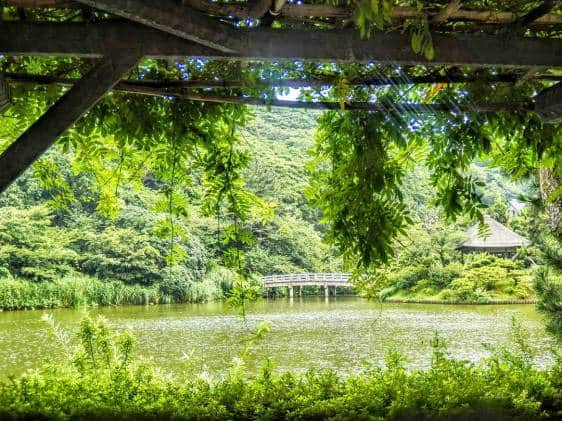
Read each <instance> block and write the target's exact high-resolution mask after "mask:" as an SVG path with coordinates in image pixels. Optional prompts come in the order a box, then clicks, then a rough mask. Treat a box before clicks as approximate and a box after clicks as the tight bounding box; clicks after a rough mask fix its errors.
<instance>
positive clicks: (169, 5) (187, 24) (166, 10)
mask: <svg viewBox="0 0 562 421" xmlns="http://www.w3.org/2000/svg"><path fill="white" fill-rule="evenodd" d="M75 1H77V2H78V3H81V4H84V5H86V6H90V7H93V8H96V9H99V10H103V11H105V12H108V13H111V14H113V15H116V16H120V17H123V18H125V19H127V20H130V21H133V22H137V23H140V24H142V25H146V26H148V27H151V28H155V29H158V30H160V31H163V32H167V33H170V34H172V35H175V36H177V37H180V38H184V39H186V40H188V41H193V42H195V43H197V44H201V45H203V46H205V47H209V48H213V49H216V50H218V51H222V52H223V53H234V52H235V51H238V50H240V48H241V46H242V43H243V41H244V40H243V37H241V33H240V31H236V30H234V29H233V28H232V27H230V26H228V25H225V24H222V23H220V22H217V21H215V20H214V19H212V18H210V17H208V16H206V15H204V14H201V13H199V12H197V11H195V10H191V9H189V8H187V7H181V6H179V7H178V3H176V2H175V1H174V0H159V1H157V2H155V1H153V0H75Z"/></svg>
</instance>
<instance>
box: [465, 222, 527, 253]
mask: <svg viewBox="0 0 562 421" xmlns="http://www.w3.org/2000/svg"><path fill="white" fill-rule="evenodd" d="M484 222H485V224H486V225H487V226H488V232H487V235H486V236H485V237H481V236H479V232H478V225H474V226H473V227H471V228H470V229H469V230H468V232H467V235H468V240H466V241H465V242H464V243H462V244H461V246H460V247H459V248H461V249H465V250H483V251H485V250H490V251H508V250H514V249H516V248H519V247H522V246H527V245H529V244H530V243H531V242H530V241H529V240H527V239H526V238H525V237H523V236H521V235H519V234H517V233H515V232H513V231H512V230H510V229H509V228H507V227H506V226H505V225H503V224H501V223H499V222H498V221H496V220H495V219H493V218H491V217H489V216H487V215H486V216H484Z"/></svg>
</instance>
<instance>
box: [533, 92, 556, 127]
mask: <svg viewBox="0 0 562 421" xmlns="http://www.w3.org/2000/svg"><path fill="white" fill-rule="evenodd" d="M535 104H536V105H535V108H536V111H537V113H538V114H539V115H540V116H541V118H542V119H543V121H544V122H546V123H562V83H560V82H559V83H557V84H556V85H554V86H552V87H551V88H549V89H545V90H544V91H542V92H541V93H540V94H538V95H537V96H536V97H535Z"/></svg>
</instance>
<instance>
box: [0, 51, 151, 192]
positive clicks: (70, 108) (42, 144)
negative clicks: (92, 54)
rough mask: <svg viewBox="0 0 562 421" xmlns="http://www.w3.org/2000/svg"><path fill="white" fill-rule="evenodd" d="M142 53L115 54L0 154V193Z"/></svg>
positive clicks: (113, 83)
mask: <svg viewBox="0 0 562 421" xmlns="http://www.w3.org/2000/svg"><path fill="white" fill-rule="evenodd" d="M139 58H140V54H138V53H137V54H131V53H129V52H127V53H123V52H121V51H119V52H117V51H116V52H114V53H113V54H111V55H108V56H106V57H104V58H103V59H101V60H100V62H99V63H97V64H96V65H95V66H94V67H93V68H92V70H90V72H88V73H87V74H86V75H85V76H84V77H83V78H82V79H81V80H79V81H78V82H77V83H76V84H75V85H74V86H73V87H72V88H71V89H70V90H69V91H68V92H67V93H65V94H64V95H63V96H62V97H61V98H60V99H59V100H58V101H57V102H56V103H55V104H53V105H52V106H51V107H50V108H49V109H48V110H47V111H46V112H45V114H43V115H42V116H41V117H39V119H38V120H37V121H36V122H35V123H33V124H32V125H31V126H30V127H29V128H28V129H27V130H26V131H25V132H24V133H23V134H22V135H21V136H20V137H19V138H18V139H17V140H16V141H15V142H13V143H12V144H11V145H10V146H9V147H8V148H7V149H6V150H5V151H4V152H3V153H2V155H0V169H1V170H0V193H2V192H3V191H4V190H6V188H8V186H9V185H10V184H11V183H12V182H13V181H14V180H15V179H16V178H17V177H18V176H19V175H20V174H22V173H23V172H24V171H25V170H26V169H27V168H28V167H29V166H30V165H31V164H33V162H35V160H37V159H38V158H39V157H40V156H41V155H42V154H43V153H44V152H45V151H47V149H49V148H50V147H51V145H52V144H53V143H54V142H55V141H56V140H57V138H58V137H59V136H60V135H61V134H62V133H64V132H65V131H66V130H67V129H68V128H69V127H70V126H72V124H74V123H75V122H76V121H77V120H78V119H79V118H80V117H81V116H82V115H83V114H84V113H86V112H87V111H88V110H89V109H90V108H91V107H92V106H93V105H94V104H95V103H96V102H97V101H99V100H100V98H101V97H102V96H103V95H104V94H105V93H106V92H107V91H109V90H110V89H111V88H113V86H115V84H116V83H117V82H118V81H119V80H120V79H121V78H122V77H123V75H124V74H125V73H127V72H128V71H129V70H131V68H132V67H133V66H134V65H135V64H136V63H137V61H138V60H139Z"/></svg>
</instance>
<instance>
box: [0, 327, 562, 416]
mask: <svg viewBox="0 0 562 421" xmlns="http://www.w3.org/2000/svg"><path fill="white" fill-rule="evenodd" d="M53 327H54V328H55V331H56V333H57V336H58V337H61V336H63V335H60V332H58V331H57V328H56V326H54V324H53ZM79 337H80V345H79V346H78V347H77V348H76V350H74V352H73V357H72V359H71V361H72V363H69V364H67V365H65V366H56V367H45V368H44V369H42V370H40V371H39V372H29V373H28V374H25V375H23V376H21V377H20V378H17V379H12V380H10V381H4V382H3V383H0V418H2V419H10V420H11V419H14V420H15V419H44V420H50V419H78V420H89V419H121V420H126V419H131V420H141V419H175V420H191V419H197V420H223V419H224V420H231V419H240V420H242V419H258V420H284V419H291V420H322V419H333V420H380V419H395V420H419V419H466V420H469V419H470V420H478V419H487V420H512V419H520V420H525V419H529V420H531V419H540V418H544V419H548V418H550V419H556V418H559V417H562V402H561V396H562V361H561V360H560V359H559V360H558V363H557V364H555V365H554V366H553V367H552V368H551V369H550V370H547V371H540V370H537V369H536V368H534V367H533V366H532V363H531V360H532V358H530V355H529V354H528V351H527V347H526V346H525V345H524V344H522V343H521V344H520V347H519V351H517V352H508V351H505V350H503V351H502V350H499V351H496V352H495V353H494V355H493V356H492V357H490V358H489V359H488V360H486V361H484V362H482V363H480V364H478V365H476V364H472V363H468V362H461V361H453V360H450V359H448V358H447V357H446V353H445V351H444V348H443V346H442V344H441V343H440V341H439V340H437V339H436V340H434V343H433V346H434V356H433V362H432V365H431V368H430V369H429V370H427V371H419V370H416V371H412V372H408V371H406V369H405V367H404V361H403V360H402V358H401V357H400V356H399V355H397V354H393V353H391V354H389V356H388V357H387V359H386V361H385V366H384V368H383V367H372V368H370V369H368V370H366V371H364V372H362V373H361V374H357V375H353V376H350V377H341V376H339V375H337V374H336V373H334V372H332V371H321V372H309V373H306V374H304V375H300V376H297V375H295V374H293V373H290V372H286V373H283V374H274V373H273V372H272V370H271V368H270V366H269V364H265V366H264V367H263V369H262V370H261V373H260V374H259V375H257V376H253V377H248V376H247V375H246V373H245V372H244V370H243V369H241V368H240V365H238V366H237V368H235V369H231V370H230V372H229V373H228V374H227V375H226V377H225V378H223V379H220V380H215V381H213V380H209V379H205V378H203V377H201V376H196V375H193V374H185V375H182V376H181V377H175V378H172V377H169V376H164V375H162V374H161V373H159V372H158V371H155V370H154V369H152V368H151V367H150V366H149V365H147V364H143V363H142V362H139V361H137V360H135V359H134V358H133V348H134V340H133V338H132V337H131V336H129V335H127V334H124V335H119V336H118V335H115V334H114V333H112V332H111V330H110V329H108V327H107V326H106V324H105V322H104V321H103V320H96V321H92V320H90V319H85V320H83V321H82V323H81V328H80V333H79ZM518 337H519V338H520V337H521V335H519V336H518Z"/></svg>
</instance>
